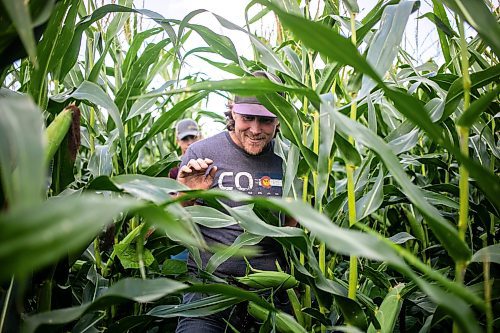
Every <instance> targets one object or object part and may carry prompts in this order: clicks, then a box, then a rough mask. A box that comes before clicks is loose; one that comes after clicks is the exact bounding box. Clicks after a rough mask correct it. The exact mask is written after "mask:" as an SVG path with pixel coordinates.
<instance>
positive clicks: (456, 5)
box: [443, 0, 500, 57]
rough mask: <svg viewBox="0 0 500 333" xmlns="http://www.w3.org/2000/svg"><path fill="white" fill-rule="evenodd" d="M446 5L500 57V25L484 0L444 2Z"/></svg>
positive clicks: (451, 0) (448, 0) (452, 0)
mask: <svg viewBox="0 0 500 333" xmlns="http://www.w3.org/2000/svg"><path fill="white" fill-rule="evenodd" d="M443 2H444V4H445V5H446V6H447V7H448V8H450V9H451V10H453V11H454V12H455V13H457V14H458V15H460V16H461V17H463V18H464V19H465V20H466V21H467V23H469V24H470V25H471V26H472V27H473V28H474V29H475V30H476V31H477V32H478V33H479V35H480V36H481V38H482V39H483V40H484V41H485V42H486V44H488V45H489V46H490V47H491V49H492V50H493V52H495V54H496V55H497V57H500V40H499V38H498V36H500V25H499V24H498V21H497V18H496V17H495V16H494V15H493V14H492V12H491V10H490V8H489V7H488V6H487V5H486V4H485V2H484V1H482V0H443Z"/></svg>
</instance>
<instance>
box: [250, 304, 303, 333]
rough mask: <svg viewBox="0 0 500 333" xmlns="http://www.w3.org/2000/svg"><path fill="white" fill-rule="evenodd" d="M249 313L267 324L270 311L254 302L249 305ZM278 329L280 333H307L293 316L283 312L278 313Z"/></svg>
mask: <svg viewBox="0 0 500 333" xmlns="http://www.w3.org/2000/svg"><path fill="white" fill-rule="evenodd" d="M248 313H250V314H251V315H252V316H253V317H254V318H256V319H258V320H260V321H262V322H265V321H266V320H267V317H268V316H269V310H266V309H265V308H263V307H261V306H260V305H257V304H255V303H254V302H249V303H248ZM276 328H277V329H278V332H282V333H299V332H300V333H305V332H307V331H306V329H305V328H304V327H302V326H300V325H299V324H298V323H297V322H296V321H295V319H294V318H293V317H292V316H290V315H289V314H287V313H285V312H282V311H277V312H276Z"/></svg>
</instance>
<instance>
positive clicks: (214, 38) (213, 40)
mask: <svg viewBox="0 0 500 333" xmlns="http://www.w3.org/2000/svg"><path fill="white" fill-rule="evenodd" d="M188 27H189V28H191V29H193V30H194V31H196V32H197V33H198V34H199V35H200V36H201V38H203V40H204V41H205V42H206V43H207V44H208V45H210V47H211V48H212V49H213V50H214V51H215V52H216V53H218V54H220V55H221V56H223V57H224V58H226V59H228V60H232V61H234V62H235V63H238V62H239V58H238V53H237V52H236V48H235V46H234V44H233V42H232V41H231V39H229V38H228V37H226V36H222V35H219V34H216V33H215V32H213V31H212V30H210V29H209V28H207V27H205V26H202V25H198V24H188Z"/></svg>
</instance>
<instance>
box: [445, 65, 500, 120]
mask: <svg viewBox="0 0 500 333" xmlns="http://www.w3.org/2000/svg"><path fill="white" fill-rule="evenodd" d="M499 77H500V64H497V65H495V66H492V67H489V68H487V69H485V70H484V71H480V72H475V73H472V74H471V75H470V80H471V89H478V88H481V87H484V86H485V85H487V84H489V83H491V82H497V83H498V81H499V79H498V78H499ZM463 96H464V84H463V78H462V77H459V78H457V79H456V80H455V81H454V82H453V84H452V85H451V87H450V88H449V89H448V93H447V94H446V105H445V109H444V112H443V115H442V116H441V121H444V120H445V119H447V118H448V117H449V116H450V115H451V114H452V113H453V112H455V111H456V108H457V107H458V104H459V103H460V100H461V99H462V98H463Z"/></svg>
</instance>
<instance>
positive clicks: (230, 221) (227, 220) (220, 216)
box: [186, 205, 237, 228]
mask: <svg viewBox="0 0 500 333" xmlns="http://www.w3.org/2000/svg"><path fill="white" fill-rule="evenodd" d="M186 211H187V212H188V213H189V214H190V215H191V217H192V218H193V221H195V222H196V223H198V224H201V225H203V226H205V227H208V228H224V227H228V226H230V225H234V224H236V223H237V221H236V220H235V219H234V218H233V217H231V216H229V215H227V214H224V213H223V212H221V211H219V210H217V209H215V208H212V207H208V206H200V205H194V206H190V207H186Z"/></svg>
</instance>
